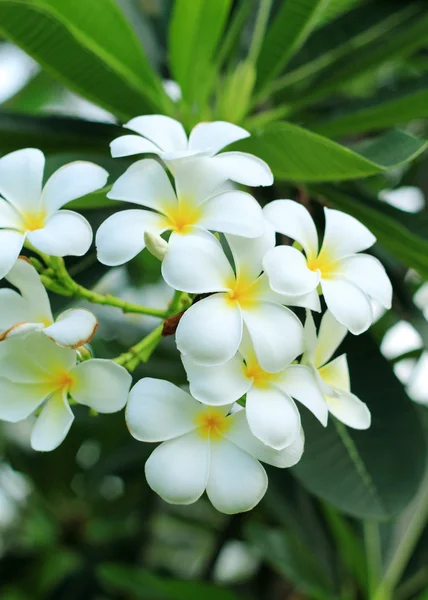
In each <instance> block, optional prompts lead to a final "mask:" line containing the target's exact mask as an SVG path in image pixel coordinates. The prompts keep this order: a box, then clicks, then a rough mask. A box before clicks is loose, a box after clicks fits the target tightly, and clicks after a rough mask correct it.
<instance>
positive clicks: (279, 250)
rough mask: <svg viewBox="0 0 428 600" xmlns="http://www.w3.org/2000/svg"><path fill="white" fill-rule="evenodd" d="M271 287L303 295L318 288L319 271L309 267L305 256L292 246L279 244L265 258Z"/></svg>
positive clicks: (265, 268) (282, 291) (281, 291)
mask: <svg viewBox="0 0 428 600" xmlns="http://www.w3.org/2000/svg"><path fill="white" fill-rule="evenodd" d="M263 267H264V270H265V271H266V273H267V274H268V276H269V282H270V285H271V288H272V289H273V290H274V291H275V292H278V293H279V294H289V295H291V296H293V295H302V294H308V293H310V292H311V291H312V290H314V289H316V287H317V285H318V283H319V281H320V274H319V272H314V271H311V270H310V269H308V267H307V264H306V258H305V256H304V255H303V254H302V253H301V252H299V250H297V249H296V248H292V247H291V246H277V247H276V248H273V249H272V250H270V251H269V252H268V253H267V254H266V255H265V257H264V259H263Z"/></svg>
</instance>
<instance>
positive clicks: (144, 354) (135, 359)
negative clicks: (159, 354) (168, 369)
mask: <svg viewBox="0 0 428 600" xmlns="http://www.w3.org/2000/svg"><path fill="white" fill-rule="evenodd" d="M162 331H163V323H162V324H161V325H159V326H158V327H156V329H154V330H153V331H152V332H151V333H149V334H148V335H146V337H145V338H143V339H142V340H141V341H140V342H138V344H135V346H133V347H132V348H130V350H128V352H124V353H123V354H121V355H120V356H118V357H117V358H115V359H114V362H115V363H117V364H118V365H122V366H123V367H125V369H128V371H130V372H131V373H132V371H134V370H135V369H136V368H137V367H138V365H139V364H140V363H141V362H147V361H148V360H149V358H150V356H151V355H152V353H153V351H154V350H155V348H156V346H157V345H158V344H159V342H160V341H161V339H162Z"/></svg>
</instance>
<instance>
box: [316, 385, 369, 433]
mask: <svg viewBox="0 0 428 600" xmlns="http://www.w3.org/2000/svg"><path fill="white" fill-rule="evenodd" d="M326 400H327V403H328V408H329V410H330V412H331V414H332V415H334V416H335V417H336V419H339V421H342V423H344V424H345V425H348V427H352V428H353V429H368V428H369V427H370V424H371V414H370V411H369V409H368V407H367V404H364V402H361V400H360V399H359V398H357V396H355V395H354V394H351V393H349V392H339V393H337V395H336V396H334V397H328V396H327V397H326Z"/></svg>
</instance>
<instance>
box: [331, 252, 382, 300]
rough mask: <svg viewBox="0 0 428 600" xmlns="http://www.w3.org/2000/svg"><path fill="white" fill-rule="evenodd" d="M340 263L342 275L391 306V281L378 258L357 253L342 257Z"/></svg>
mask: <svg viewBox="0 0 428 600" xmlns="http://www.w3.org/2000/svg"><path fill="white" fill-rule="evenodd" d="M339 264H340V267H339V268H340V274H341V276H342V277H345V279H347V280H348V281H351V282H352V283H354V284H355V285H356V286H357V287H359V288H360V289H361V290H363V292H365V293H366V294H367V295H368V296H370V298H373V299H374V300H377V301H378V302H380V304H382V306H384V307H385V308H387V309H389V308H391V302H392V285H391V281H390V280H389V277H388V275H387V274H386V271H385V268H384V266H383V265H382V263H381V262H380V261H379V260H378V259H377V258H375V257H374V256H369V255H368V254H356V255H355V256H348V257H347V258H344V259H342V260H341V261H340V263H339Z"/></svg>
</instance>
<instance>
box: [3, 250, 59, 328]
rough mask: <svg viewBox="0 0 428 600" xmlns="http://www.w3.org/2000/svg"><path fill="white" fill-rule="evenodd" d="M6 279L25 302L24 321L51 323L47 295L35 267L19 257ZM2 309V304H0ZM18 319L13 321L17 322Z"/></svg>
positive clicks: (51, 318)
mask: <svg viewBox="0 0 428 600" xmlns="http://www.w3.org/2000/svg"><path fill="white" fill-rule="evenodd" d="M6 279H7V280H8V281H9V283H11V284H12V285H13V286H15V287H16V288H18V290H19V291H20V292H21V295H22V300H24V302H26V315H25V319H22V320H25V321H30V322H34V323H52V322H53V316H52V311H51V305H50V302H49V296H48V294H47V292H46V289H45V287H44V285H43V284H42V282H41V281H40V276H39V274H38V273H37V271H36V269H35V268H34V267H33V266H32V265H31V264H30V263H29V262H28V260H27V259H25V258H24V257H20V258H19V259H18V260H17V261H16V263H15V264H14V266H13V267H12V269H11V270H10V271H9V273H8V275H7V277H6ZM2 310H3V306H2ZM17 322H18V321H15V323H17Z"/></svg>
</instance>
